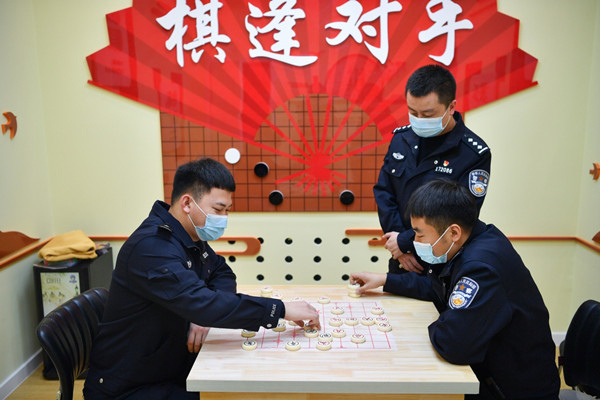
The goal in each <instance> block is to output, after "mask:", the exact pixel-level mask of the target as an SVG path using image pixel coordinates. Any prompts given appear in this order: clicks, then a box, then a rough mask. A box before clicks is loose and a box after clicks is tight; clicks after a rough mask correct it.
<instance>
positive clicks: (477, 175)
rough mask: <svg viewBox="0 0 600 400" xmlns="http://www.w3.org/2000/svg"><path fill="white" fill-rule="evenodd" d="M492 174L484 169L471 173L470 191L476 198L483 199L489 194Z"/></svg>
mask: <svg viewBox="0 0 600 400" xmlns="http://www.w3.org/2000/svg"><path fill="white" fill-rule="evenodd" d="M489 181H490V174H489V173H488V172H487V171H486V170H483V169H475V170H473V171H471V172H470V173H469V189H470V190H471V193H473V195H474V196H475V197H483V196H485V194H486V193H487V187H488V183H489Z"/></svg>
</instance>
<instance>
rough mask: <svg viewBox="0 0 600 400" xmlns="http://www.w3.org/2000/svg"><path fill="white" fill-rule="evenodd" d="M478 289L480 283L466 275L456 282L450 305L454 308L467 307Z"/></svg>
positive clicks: (449, 301)
mask: <svg viewBox="0 0 600 400" xmlns="http://www.w3.org/2000/svg"><path fill="white" fill-rule="evenodd" d="M478 291H479V284H478V283H477V282H475V281H474V280H473V279H471V278H467V277H466V276H464V277H462V278H460V280H459V281H458V282H457V283H456V286H454V291H453V292H452V294H451V295H450V299H449V300H448V305H449V306H450V308H452V309H454V310H457V309H460V308H467V307H469V304H471V302H472V301H473V299H474V298H475V295H476V294H477V292H478Z"/></svg>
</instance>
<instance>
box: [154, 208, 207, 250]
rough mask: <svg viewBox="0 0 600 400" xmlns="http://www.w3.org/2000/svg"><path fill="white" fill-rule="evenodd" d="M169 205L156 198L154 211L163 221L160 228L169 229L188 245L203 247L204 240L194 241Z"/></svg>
mask: <svg viewBox="0 0 600 400" xmlns="http://www.w3.org/2000/svg"><path fill="white" fill-rule="evenodd" d="M170 208H171V206H169V205H168V204H167V203H165V202H164V201H160V200H156V201H155V202H154V205H153V206H152V213H154V214H156V215H157V216H158V217H159V218H160V219H161V220H162V222H163V224H161V225H159V227H160V228H163V229H167V230H169V231H170V232H171V233H172V234H173V236H175V237H176V238H177V239H179V241H180V242H181V243H182V244H183V245H184V246H186V247H201V248H202V247H203V245H202V241H201V240H199V241H198V242H194V241H193V240H192V238H191V236H190V235H189V234H188V233H187V232H186V230H185V229H184V228H183V225H181V223H180V222H179V221H178V220H177V218H175V217H174V216H173V215H172V214H171V213H170V212H169V209H170Z"/></svg>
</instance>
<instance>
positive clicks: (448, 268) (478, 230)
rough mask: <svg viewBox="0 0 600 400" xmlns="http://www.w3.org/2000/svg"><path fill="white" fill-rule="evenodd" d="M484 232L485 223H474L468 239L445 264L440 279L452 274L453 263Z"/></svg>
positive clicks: (478, 221)
mask: <svg viewBox="0 0 600 400" xmlns="http://www.w3.org/2000/svg"><path fill="white" fill-rule="evenodd" d="M485 230H486V225H485V223H484V222H482V221H480V220H477V222H476V223H475V226H474V227H473V230H472V231H471V235H469V238H468V239H467V241H466V242H465V243H463V245H462V247H461V248H460V249H459V250H458V252H457V253H456V254H455V255H454V257H452V259H451V260H450V261H448V262H447V263H446V265H445V266H444V268H442V270H441V272H440V275H439V276H440V278H443V277H447V276H450V273H451V272H452V265H453V264H454V261H455V260H457V259H458V258H459V257H460V256H461V255H462V253H463V251H464V249H465V248H466V247H467V246H468V245H469V244H470V243H471V242H472V241H473V240H474V239H475V238H477V236H479V235H481V234H482V233H483V232H485Z"/></svg>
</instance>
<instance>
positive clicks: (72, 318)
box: [37, 288, 108, 400]
mask: <svg viewBox="0 0 600 400" xmlns="http://www.w3.org/2000/svg"><path fill="white" fill-rule="evenodd" d="M107 298H108V290H106V289H105V288H94V289H90V290H88V291H86V292H84V293H81V294H80V295H78V296H76V297H73V298H72V299H70V300H68V301H67V302H65V303H63V304H61V305H60V306H58V307H57V308H56V309H54V310H53V311H51V312H50V313H49V314H48V315H46V316H45V317H44V318H43V319H42V320H41V321H40V323H39V325H38V327H37V337H38V340H39V342H40V345H41V346H42V349H43V350H44V351H46V353H47V354H48V357H50V360H51V361H52V363H53V364H54V367H55V368H56V372H57V373H58V379H59V381H60V397H57V398H60V399H62V400H72V399H73V385H74V383H75V379H77V377H78V376H79V375H81V373H83V372H84V371H85V370H86V369H87V367H88V365H89V362H90V352H91V350H92V341H93V340H94V338H95V337H96V333H97V332H98V324H99V322H100V320H101V318H102V314H103V313H104V305H105V304H106V299H107Z"/></svg>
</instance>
